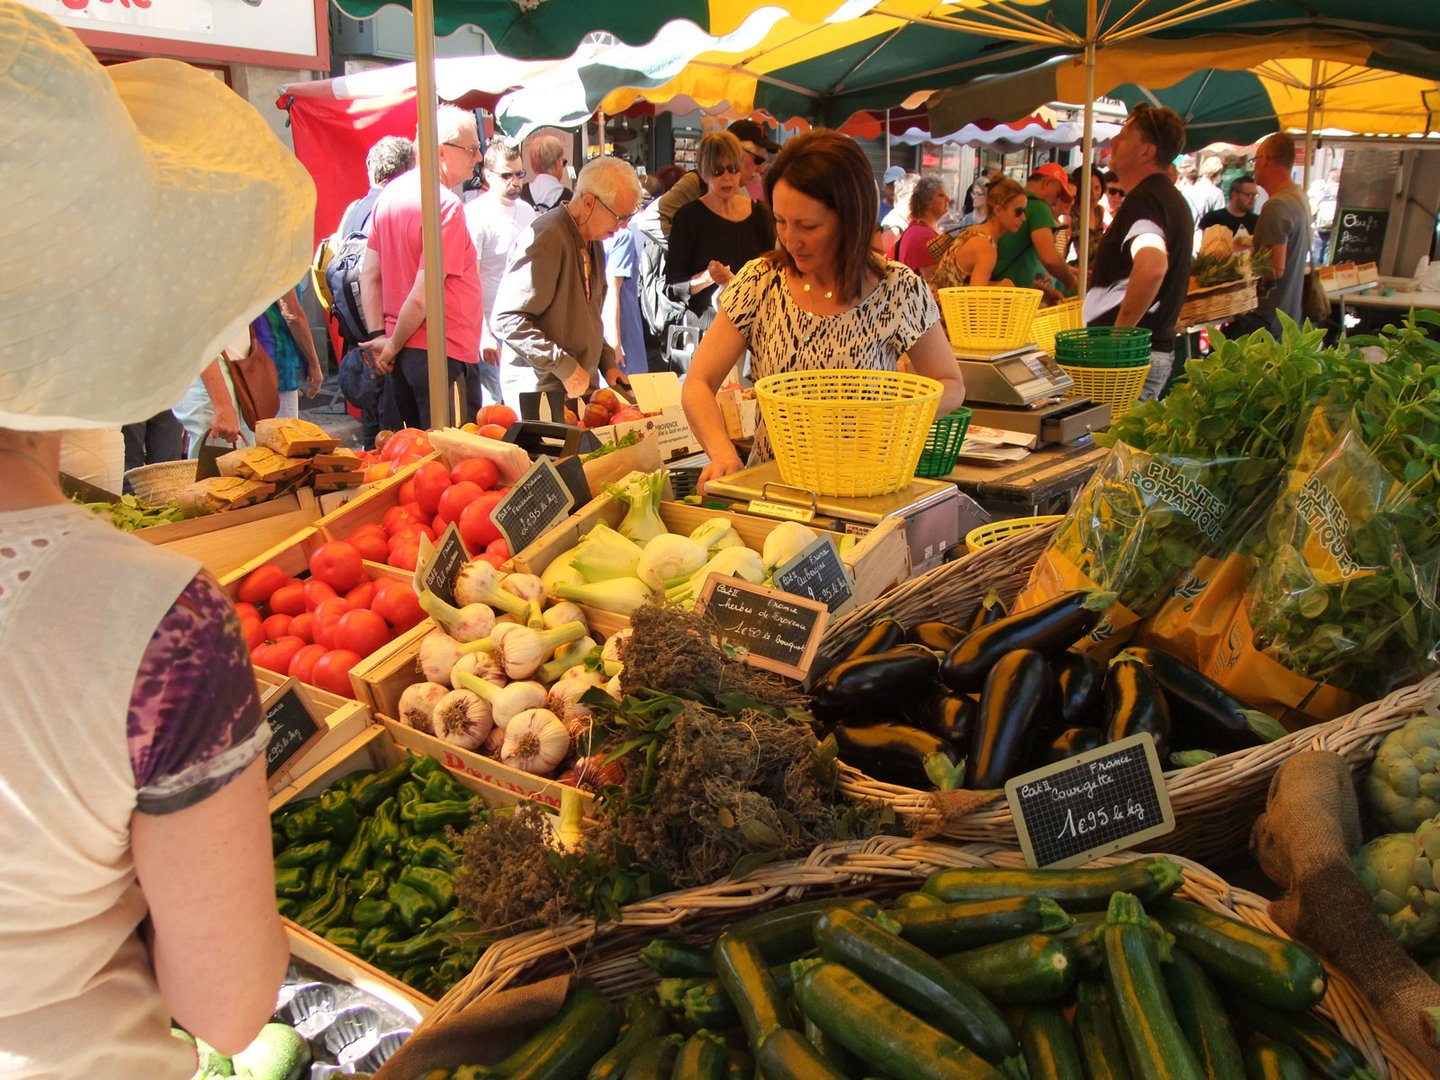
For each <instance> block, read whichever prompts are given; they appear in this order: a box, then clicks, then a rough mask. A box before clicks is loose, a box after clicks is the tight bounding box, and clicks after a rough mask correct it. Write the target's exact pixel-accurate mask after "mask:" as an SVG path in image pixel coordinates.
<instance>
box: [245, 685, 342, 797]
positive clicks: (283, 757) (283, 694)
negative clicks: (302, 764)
mask: <svg viewBox="0 0 1440 1080" xmlns="http://www.w3.org/2000/svg"><path fill="white" fill-rule="evenodd" d="M261 708H263V709H264V710H265V719H266V720H267V721H269V723H270V745H269V746H267V747H266V748H265V778H266V780H268V781H269V782H270V786H271V787H274V786H275V784H276V778H277V777H279V776H281V775H282V774H284V773H286V772H287V771H288V768H289V765H290V763H291V762H292V761H294V760H295V759H296V758H298V757H300V755H302V754H303V753H305V751H306V750H308V749H309V748H310V747H311V745H313V744H314V743H315V741H316V740H317V739H319V738H320V737H321V736H323V735H324V734H325V732H326V730H327V728H326V725H325V723H324V721H322V720H320V719H318V718H317V717H316V715H315V710H314V707H313V706H312V705H311V704H310V698H309V695H307V694H306V693H305V688H304V687H303V686H301V685H300V680H299V679H296V678H289V679H286V680H285V681H284V682H283V683H281V684H280V685H279V686H277V687H275V688H274V689H273V690H271V691H270V692H269V693H268V694H267V695H266V696H265V698H264V699H263V700H262V701H261Z"/></svg>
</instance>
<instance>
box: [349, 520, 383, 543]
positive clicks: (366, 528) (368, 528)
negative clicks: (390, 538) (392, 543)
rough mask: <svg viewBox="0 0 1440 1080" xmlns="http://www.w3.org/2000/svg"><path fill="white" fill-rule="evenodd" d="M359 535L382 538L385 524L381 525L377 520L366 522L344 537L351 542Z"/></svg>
mask: <svg viewBox="0 0 1440 1080" xmlns="http://www.w3.org/2000/svg"><path fill="white" fill-rule="evenodd" d="M361 536H378V537H380V538H381V539H382V540H383V539H384V538H385V526H384V525H381V524H380V523H379V522H378V521H370V522H366V523H365V524H364V525H361V526H360V527H359V528H358V529H356V530H355V531H354V532H353V533H351V534H350V535H349V536H347V537H345V539H346V540H349V541H350V542H351V543H352V544H353V543H354V542H355V540H356V538H357V537H361Z"/></svg>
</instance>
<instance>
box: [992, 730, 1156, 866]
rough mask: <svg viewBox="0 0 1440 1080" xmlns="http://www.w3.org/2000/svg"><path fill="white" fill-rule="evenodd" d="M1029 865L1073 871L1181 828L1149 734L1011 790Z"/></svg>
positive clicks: (1008, 796)
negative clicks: (1090, 862) (1062, 867)
mask: <svg viewBox="0 0 1440 1080" xmlns="http://www.w3.org/2000/svg"><path fill="white" fill-rule="evenodd" d="M1005 800H1006V802H1008V803H1009V804H1010V814H1011V816H1012V817H1013V818H1014V819H1015V831H1016V832H1017V833H1018V834H1019V837H1020V849H1021V851H1023V852H1024V853H1025V861H1026V862H1027V863H1028V864H1029V865H1030V866H1035V867H1039V866H1074V865H1076V864H1077V863H1082V862H1086V861H1088V860H1090V859H1093V858H1095V857H1097V856H1100V855H1105V854H1108V853H1109V852H1112V851H1120V850H1121V849H1123V848H1128V847H1133V846H1134V845H1135V844H1138V843H1140V842H1141V841H1144V840H1149V839H1151V838H1153V837H1156V836H1163V835H1164V834H1165V833H1168V832H1171V831H1172V830H1173V829H1174V828H1175V815H1174V813H1173V812H1172V811H1171V809H1170V796H1169V793H1168V792H1167V791H1166V790H1165V778H1164V777H1163V776H1162V775H1161V772H1160V759H1159V756H1158V755H1157V754H1156V753H1155V740H1154V739H1153V738H1152V737H1151V736H1150V735H1149V734H1148V733H1144V732H1142V733H1141V734H1139V735H1132V736H1130V737H1129V738H1127V739H1119V740H1117V741H1116V742H1112V743H1107V744H1106V745H1104V746H1102V747H1100V748H1099V749H1096V750H1090V751H1087V752H1086V753H1083V754H1077V755H1075V756H1074V757H1071V758H1066V759H1065V760H1064V761H1058V762H1056V763H1055V764H1054V765H1047V766H1045V768H1043V769H1036V770H1035V771H1034V772H1029V773H1025V774H1024V775H1023V776H1017V777H1014V778H1013V779H1011V780H1010V781H1009V782H1008V783H1006V785H1005Z"/></svg>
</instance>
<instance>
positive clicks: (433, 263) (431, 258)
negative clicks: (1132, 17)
mask: <svg viewBox="0 0 1440 1080" xmlns="http://www.w3.org/2000/svg"><path fill="white" fill-rule="evenodd" d="M413 10H414V17H415V106H416V107H415V112H416V114H417V118H418V120H419V132H418V133H419V136H420V145H419V147H417V150H418V152H419V155H420V221H421V233H420V236H421V241H422V242H423V244H424V256H423V259H422V261H421V265H422V266H423V267H424V268H425V338H426V342H427V345H426V353H427V358H428V361H429V373H430V427H431V428H441V427H449V426H450V425H451V424H452V423H453V419H452V413H451V410H450V370H449V368H450V365H449V362H448V360H447V358H446V355H445V270H444V264H443V263H442V262H441V258H440V138H439V135H438V134H437V132H436V128H435V101H436V98H435V11H434V7H433V5H432V3H431V0H414V6H413Z"/></svg>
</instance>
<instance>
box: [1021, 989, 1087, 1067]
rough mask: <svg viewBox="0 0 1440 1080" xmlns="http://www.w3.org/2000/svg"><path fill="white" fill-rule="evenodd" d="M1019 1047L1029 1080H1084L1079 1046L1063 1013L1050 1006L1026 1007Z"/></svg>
mask: <svg viewBox="0 0 1440 1080" xmlns="http://www.w3.org/2000/svg"><path fill="white" fill-rule="evenodd" d="M1020 1049H1021V1051H1022V1052H1023V1053H1024V1055H1025V1067H1026V1069H1028V1070H1029V1073H1030V1080H1084V1078H1085V1067H1084V1065H1082V1064H1081V1062H1080V1047H1079V1045H1078V1044H1077V1043H1076V1042H1075V1033H1074V1032H1073V1031H1071V1030H1070V1025H1069V1023H1068V1022H1067V1021H1066V1020H1065V1014H1064V1013H1062V1012H1061V1011H1060V1010H1059V1009H1056V1008H1053V1007H1051V1006H1049V1005H1036V1006H1035V1007H1033V1008H1030V1009H1026V1010H1025V1016H1024V1018H1023V1019H1022V1020H1021V1021H1020Z"/></svg>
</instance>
